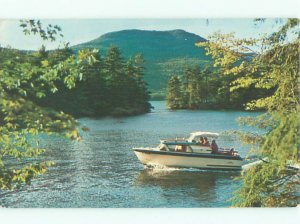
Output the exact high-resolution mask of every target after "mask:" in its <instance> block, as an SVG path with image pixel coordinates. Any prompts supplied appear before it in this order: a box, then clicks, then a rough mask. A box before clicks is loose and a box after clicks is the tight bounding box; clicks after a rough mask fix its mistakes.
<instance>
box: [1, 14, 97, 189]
mask: <svg viewBox="0 0 300 224" xmlns="http://www.w3.org/2000/svg"><path fill="white" fill-rule="evenodd" d="M21 27H23V28H24V32H26V34H31V33H34V34H35V33H37V34H40V35H41V37H42V38H43V39H44V40H48V39H50V40H55V38H56V36H57V33H58V31H59V30H60V29H59V28H58V27H57V26H54V27H52V26H50V25H49V26H48V27H47V29H46V31H44V29H43V27H42V25H41V23H40V22H39V21H32V20H29V21H22V23H21ZM93 59H94V55H93V52H90V51H87V52H86V53H85V54H84V55H80V57H75V56H74V55H73V54H71V52H70V51H69V49H68V46H67V45H66V48H65V49H59V50H56V51H54V52H48V51H46V50H45V48H44V47H42V48H41V49H40V51H38V52H34V53H30V52H21V51H17V50H14V49H7V48H0V188H1V189H9V190H12V189H14V188H15V187H17V188H18V187H20V186H22V185H23V184H30V182H31V180H32V179H33V178H35V177H37V176H38V175H39V174H42V173H44V172H45V171H46V169H47V167H49V166H51V165H53V163H52V162H50V161H41V159H39V156H40V155H41V153H43V151H44V149H42V148H41V147H40V144H39V134H41V133H45V134H53V133H62V134H64V135H65V136H66V137H67V138H71V139H79V135H78V131H77V128H76V126H77V124H78V123H77V121H76V120H75V119H74V118H73V117H72V116H70V115H68V114H65V113H64V112H58V111H56V110H53V109H52V108H49V107H45V105H42V104H40V102H41V101H42V100H43V99H45V98H46V97H47V95H51V94H54V93H56V92H59V91H60V89H62V88H67V89H72V88H75V86H76V83H78V82H79V81H80V80H82V79H84V78H85V74H86V73H88V72H87V71H86V70H85V69H86V65H93V64H94V63H95V60H93Z"/></svg>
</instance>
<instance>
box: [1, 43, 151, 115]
mask: <svg viewBox="0 0 300 224" xmlns="http://www.w3.org/2000/svg"><path fill="white" fill-rule="evenodd" d="M0 54H1V55H0V65H1V64H2V63H7V61H9V60H16V59H17V60H21V61H22V63H23V64H27V66H30V65H40V66H42V67H47V66H49V67H50V66H56V65H58V66H62V67H63V66H64V65H63V64H60V65H59V63H60V62H63V61H66V60H70V57H71V58H72V56H73V57H77V59H78V61H79V62H80V71H81V72H82V74H79V77H80V78H79V81H78V80H77V81H76V85H75V87H72V86H68V85H67V86H66V85H65V84H64V83H62V82H57V83H55V86H54V87H53V88H52V89H51V91H49V93H43V92H41V96H40V97H38V99H36V97H33V98H32V100H33V101H35V102H36V103H38V105H40V106H43V107H49V108H53V109H55V110H58V111H64V112H65V113H69V114H72V115H74V116H77V117H78V116H104V115H112V116H122V115H134V114H142V113H146V112H149V111H150V108H151V105H150V104H149V102H148V101H149V93H148V91H147V88H146V83H145V82H144V79H143V76H144V67H143V57H142V55H136V56H135V57H134V58H133V59H132V58H130V59H129V60H128V61H127V62H125V60H124V59H123V57H122V55H121V52H120V50H119V49H118V48H117V47H116V46H111V47H110V48H109V50H108V51H107V54H106V55H105V56H102V55H100V53H99V51H98V50H91V49H85V50H81V51H79V52H78V53H77V54H74V52H73V51H72V50H71V49H70V48H69V47H67V46H66V47H65V48H63V49H58V50H54V51H46V50H45V48H44V47H42V48H41V49H40V50H39V51H38V52H21V51H18V50H13V49H5V48H2V49H1V51H0ZM87 55H88V56H89V60H88V61H86V60H85V59H86V58H87ZM81 59H82V62H81ZM69 63H70V62H69ZM73 66H74V67H75V66H77V65H76V64H75V60H74V65H73ZM58 69H59V68H58ZM68 69H72V68H71V67H70V68H68ZM49 75H51V76H52V77H55V75H56V74H49ZM68 78H70V79H71V78H72V77H65V80H64V81H65V82H66V83H68V81H70V85H71V83H74V80H66V79H68ZM70 87H72V88H70ZM29 97H30V96H29Z"/></svg>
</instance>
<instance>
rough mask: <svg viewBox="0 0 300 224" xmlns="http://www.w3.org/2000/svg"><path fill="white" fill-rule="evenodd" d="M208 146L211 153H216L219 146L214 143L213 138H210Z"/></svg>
mask: <svg viewBox="0 0 300 224" xmlns="http://www.w3.org/2000/svg"><path fill="white" fill-rule="evenodd" d="M210 147H211V153H212V154H217V153H218V149H219V147H218V145H217V143H216V141H215V140H212V141H211V145H210Z"/></svg>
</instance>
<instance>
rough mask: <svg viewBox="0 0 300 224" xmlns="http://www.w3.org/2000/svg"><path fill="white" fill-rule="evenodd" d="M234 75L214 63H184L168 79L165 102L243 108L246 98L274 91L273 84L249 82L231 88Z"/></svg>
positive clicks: (171, 106) (189, 106)
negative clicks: (260, 86)
mask: <svg viewBox="0 0 300 224" xmlns="http://www.w3.org/2000/svg"><path fill="white" fill-rule="evenodd" d="M236 78H237V77H236V76H234V75H233V74H229V75H223V74H222V72H221V71H220V70H218V69H216V68H214V67H208V66H206V67H201V66H199V65H194V66H189V65H186V66H185V68H184V70H183V72H182V73H179V74H176V75H173V76H171V78H170V79H169V81H168V84H167V93H166V95H167V96H166V100H167V106H168V108H169V109H191V110H197V109H212V110H220V109H228V110H245V109H246V104H247V103H248V102H251V101H253V100H257V99H259V98H263V97H267V96H270V95H272V94H273V93H274V91H275V88H270V89H263V88H255V87H254V85H250V86H249V87H247V88H240V89H239V90H237V91H234V92H232V91H231V87H232V82H233V81H234V80H235V79H236ZM257 110H258V109H257ZM259 110H262V108H260V109H259Z"/></svg>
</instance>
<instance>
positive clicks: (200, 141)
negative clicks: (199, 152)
mask: <svg viewBox="0 0 300 224" xmlns="http://www.w3.org/2000/svg"><path fill="white" fill-rule="evenodd" d="M203 143H204V139H203V137H202V136H201V137H200V139H199V145H203Z"/></svg>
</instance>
